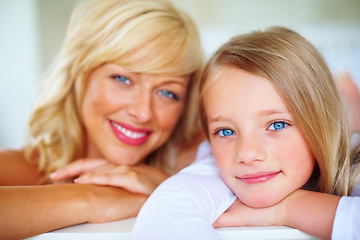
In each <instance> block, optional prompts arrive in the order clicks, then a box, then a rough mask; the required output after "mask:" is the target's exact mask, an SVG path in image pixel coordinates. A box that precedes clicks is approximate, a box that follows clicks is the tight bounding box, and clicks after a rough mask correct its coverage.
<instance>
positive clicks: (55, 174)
mask: <svg viewBox="0 0 360 240" xmlns="http://www.w3.org/2000/svg"><path fill="white" fill-rule="evenodd" d="M58 175H59V174H58V173H57V172H52V173H50V174H49V177H50V178H51V179H54V178H57V177H58Z"/></svg>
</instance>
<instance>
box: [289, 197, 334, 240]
mask: <svg viewBox="0 0 360 240" xmlns="http://www.w3.org/2000/svg"><path fill="white" fill-rule="evenodd" d="M339 200H340V197H339V196H334V195H330V194H324V193H318V192H310V191H305V190H298V191H296V192H294V193H293V194H292V195H290V196H289V197H288V198H287V199H286V200H285V201H284V202H283V203H284V208H283V209H282V211H283V216H285V218H284V221H283V224H284V225H287V226H290V227H293V228H296V229H299V230H301V231H303V232H306V233H308V234H310V235H313V236H315V237H318V238H321V239H330V238H331V233H332V227H333V222H334V218H335V212H336V208H337V205H338V203H339Z"/></svg>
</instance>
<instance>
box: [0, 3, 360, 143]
mask: <svg viewBox="0 0 360 240" xmlns="http://www.w3.org/2000/svg"><path fill="white" fill-rule="evenodd" d="M80 1H81V0H0V70H1V77H0V148H3V147H18V146H21V145H22V143H23V133H24V126H25V123H26V121H27V117H28V114H29V111H30V109H31V107H32V106H33V105H34V102H35V98H36V95H37V84H38V82H39V80H40V79H41V73H42V72H43V71H44V70H45V68H46V67H48V66H49V64H50V62H51V60H52V58H53V57H54V55H55V54H56V53H57V51H58V49H59V47H60V45H61V44H62V42H63V38H64V34H65V30H66V25H67V22H68V18H69V16H70V12H71V9H72V8H73V7H74V6H75V5H76V4H77V3H78V2H80ZM172 2H174V4H175V5H177V6H178V7H179V8H181V9H183V10H184V11H186V12H188V13H189V14H190V15H191V16H192V17H193V18H194V20H195V22H196V23H197V25H198V26H199V29H200V32H201V37H202V41H203V44H204V49H205V51H206V54H207V55H210V54H211V53H212V52H213V51H214V50H215V49H216V48H217V47H218V46H219V45H220V44H222V43H223V42H225V41H226V40H228V39H229V38H230V37H231V36H233V35H235V34H240V33H243V32H246V31H249V30H254V29H258V28H263V27H266V26H270V25H283V26H288V27H291V28H293V29H294V30H296V31H298V32H300V33H301V34H303V35H304V36H305V37H306V38H308V39H309V40H310V41H312V42H313V43H314V44H315V45H316V46H317V47H318V48H319V49H320V50H321V51H322V52H323V54H324V56H325V57H326V59H327V60H328V62H329V64H330V65H331V67H332V69H333V70H334V71H337V70H339V69H345V68H347V69H349V70H350V71H351V73H352V74H353V75H354V76H355V77H356V80H357V82H358V84H359V86H360V1H359V0H316V1H315V0H291V1H290V0H172Z"/></svg>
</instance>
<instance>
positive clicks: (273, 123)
mask: <svg viewBox="0 0 360 240" xmlns="http://www.w3.org/2000/svg"><path fill="white" fill-rule="evenodd" d="M277 123H281V124H283V127H282V128H280V129H276V128H275V124H277ZM289 125H290V124H289V123H287V122H285V121H274V122H272V123H271V124H270V125H269V126H268V127H267V128H266V129H267V130H269V131H281V130H284V129H286V128H287V127H288V126H289ZM272 126H273V129H270V127H272Z"/></svg>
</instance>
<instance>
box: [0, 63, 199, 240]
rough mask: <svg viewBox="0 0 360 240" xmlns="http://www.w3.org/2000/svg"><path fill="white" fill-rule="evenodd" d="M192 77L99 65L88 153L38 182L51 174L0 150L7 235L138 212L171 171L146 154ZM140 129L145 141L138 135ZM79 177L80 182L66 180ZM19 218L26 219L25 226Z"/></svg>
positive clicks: (89, 91)
mask: <svg viewBox="0 0 360 240" xmlns="http://www.w3.org/2000/svg"><path fill="white" fill-rule="evenodd" d="M124 77H125V78H124ZM188 81H189V77H188V76H158V75H147V74H139V73H133V72H130V71H127V70H126V69H124V68H122V67H121V66H119V65H115V64H104V65H102V66H100V67H98V68H96V69H94V70H93V72H92V73H91V74H90V75H89V78H88V81H87V85H86V90H85V97H84V100H83V106H82V109H81V112H82V115H83V116H84V118H83V119H84V127H85V129H86V133H87V134H86V136H87V139H86V141H87V142H86V146H87V154H86V156H85V157H84V158H82V159H77V160H75V161H74V162H73V163H71V164H69V165H67V166H65V167H63V168H61V169H59V170H58V171H55V172H54V173H53V174H51V176H50V177H51V181H53V182H57V184H50V185H44V186H40V185H39V183H40V182H44V181H43V179H44V176H45V175H44V174H43V173H39V172H38V170H37V166H36V165H30V164H28V163H27V162H26V161H25V157H24V153H23V151H22V150H11V151H9V150H4V151H1V152H0V186H2V187H0V195H1V196H2V197H1V198H0V212H1V214H2V215H3V216H5V215H6V216H7V217H6V219H2V220H1V221H0V235H1V236H2V239H21V238H26V237H30V236H33V235H37V234H40V233H43V232H47V231H51V230H54V229H58V228H62V227H66V226H70V225H74V224H79V223H85V222H92V223H95V222H107V221H113V220H119V219H123V218H129V217H134V216H136V215H137V214H138V212H139V210H140V208H141V207H142V205H143V204H144V202H145V201H146V199H147V197H148V196H149V194H151V193H152V191H153V190H154V189H155V188H156V187H157V186H158V185H159V184H160V183H161V182H162V181H164V180H165V179H166V178H168V177H169V175H168V174H166V173H164V172H162V171H160V170H159V169H157V168H155V167H152V166H148V165H145V164H143V163H142V162H143V160H144V158H145V157H146V156H147V155H148V154H150V153H151V152H152V151H154V150H156V149H157V148H158V147H160V146H161V145H162V144H163V143H164V142H165V141H166V140H167V139H168V138H169V137H170V135H171V133H172V131H173V129H174V127H175V125H176V123H177V120H178V118H179V117H180V115H181V112H182V110H183V105H184V101H185V95H186V89H187V83H188ZM175 95H176V97H175ZM109 120H110V121H116V122H117V123H120V124H123V125H124V126H126V127H127V128H131V130H132V133H131V134H128V135H129V136H130V137H126V136H125V135H124V136H121V137H119V136H120V135H121V134H120V133H119V131H117V130H116V129H114V128H112V127H111V122H110V121H109ZM144 129H145V130H144ZM134 132H135V133H134ZM144 132H145V135H149V136H146V137H144V134H143V133H144ZM148 133H151V134H148ZM139 136H140V138H143V139H142V140H141V141H139V140H138V139H135V140H133V139H132V138H134V137H135V138H139ZM129 139H130V140H129ZM179 148H180V149H181V146H179ZM196 148H197V144H194V146H192V147H191V148H188V149H186V150H185V151H181V152H180V153H179V155H178V156H177V157H178V158H177V160H178V161H181V159H183V158H184V157H185V156H186V157H187V158H191V159H194V157H195V154H196ZM73 179H76V180H75V182H76V183H81V184H64V182H69V180H71V182H72V180H73ZM90 183H93V184H96V185H89V184H90ZM29 185H31V186H29ZM107 185H109V186H112V187H109V186H107ZM25 202H26V204H24V203H25ZM11 206H14V207H11ZM29 206H31V208H29ZM54 206H56V207H54ZM58 206H60V207H58ZM88 209H92V211H88ZM19 215H21V218H19ZM33 219H36V221H33ZM39 223H41V224H39ZM20 225H21V226H26V227H24V228H22V229H21V231H20V230H19V228H18V226H20ZM14 229H16V231H15V230H14Z"/></svg>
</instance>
